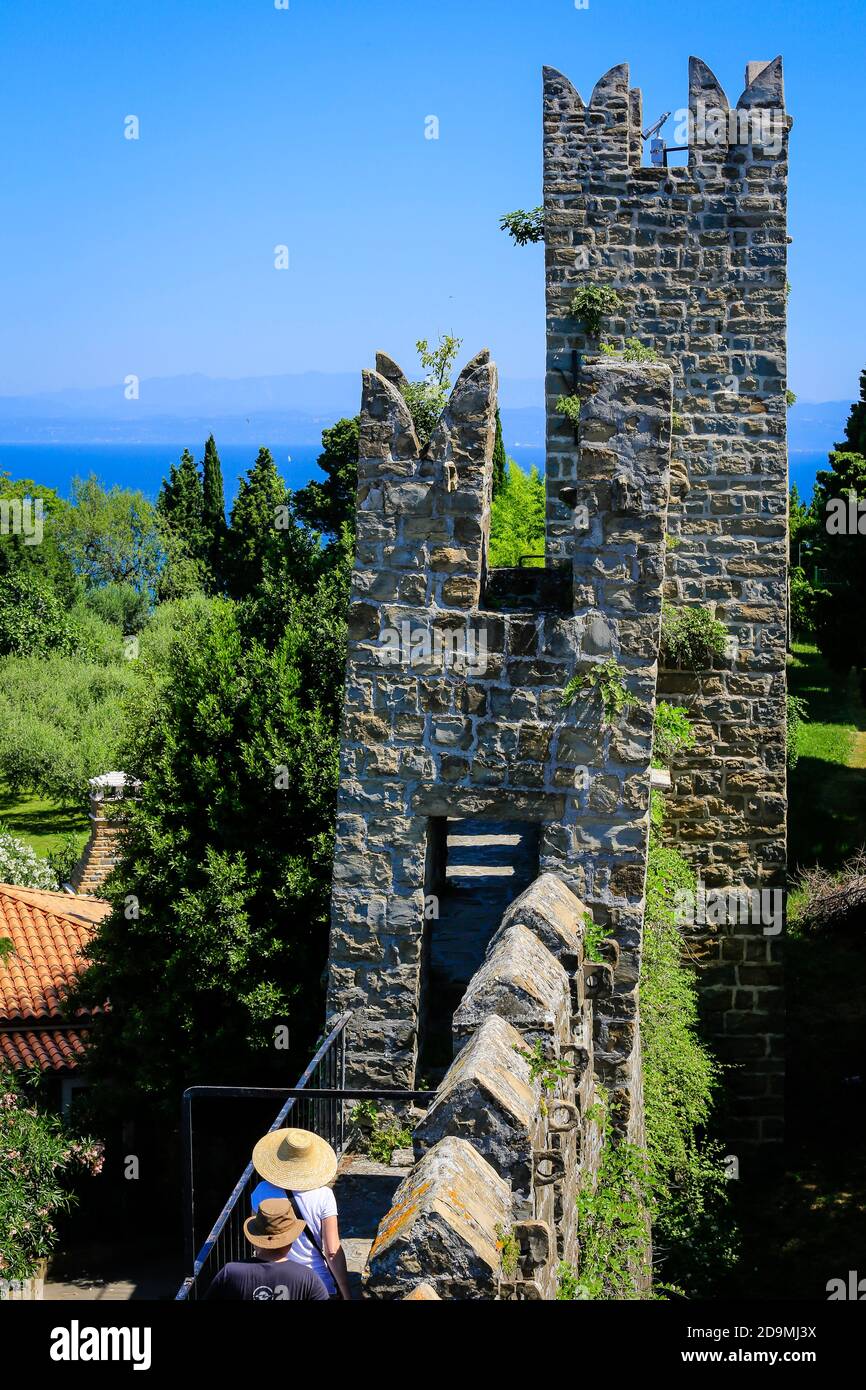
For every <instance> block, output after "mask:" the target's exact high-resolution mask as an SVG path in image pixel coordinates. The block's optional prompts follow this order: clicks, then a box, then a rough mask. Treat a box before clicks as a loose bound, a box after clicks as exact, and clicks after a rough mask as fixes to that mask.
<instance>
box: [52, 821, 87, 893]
mask: <svg viewBox="0 0 866 1390" xmlns="http://www.w3.org/2000/svg"><path fill="white" fill-rule="evenodd" d="M80 858H81V841H80V836H78V835H73V834H71V833H70V834H69V835H64V837H63V839H62V840H61V842H60V844H59V845H58V846H57V849H53V850H50V851H49V853H48V863H49V865H50V867H51V870H52V872H53V873H54V875H55V877H56V878H57V882H58V883H59V884H60V885H61V887H62V886H63V885H64V884H65V883H69V881H70V879H71V878H72V875H73V873H74V872H75V870H76V868H77V866H78V861H79V860H80Z"/></svg>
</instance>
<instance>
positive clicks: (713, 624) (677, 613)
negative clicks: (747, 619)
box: [661, 604, 728, 672]
mask: <svg viewBox="0 0 866 1390" xmlns="http://www.w3.org/2000/svg"><path fill="white" fill-rule="evenodd" d="M727 643H728V632H727V628H726V627H725V625H724V623H720V622H719V620H718V618H714V617H713V615H712V613H710V611H709V609H707V608H674V607H673V606H671V605H670V604H665V605H664V607H663V609H662V635H661V647H662V652H663V653H664V656H665V659H666V660H667V661H668V662H669V663H670V664H671V665H673V666H683V667H686V668H687V669H688V670H691V671H696V672H697V671H705V670H709V669H710V668H711V667H712V665H713V662H714V660H715V658H716V657H720V656H724V655H725V651H726V649H727Z"/></svg>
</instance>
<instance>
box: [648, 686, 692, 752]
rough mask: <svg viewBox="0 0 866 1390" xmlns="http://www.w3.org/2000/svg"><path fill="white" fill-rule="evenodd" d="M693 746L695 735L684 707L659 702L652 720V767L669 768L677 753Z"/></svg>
mask: <svg viewBox="0 0 866 1390" xmlns="http://www.w3.org/2000/svg"><path fill="white" fill-rule="evenodd" d="M694 746H695V734H694V730H693V729H692V723H691V720H690V719H689V712H688V710H687V709H686V708H685V706H684V705H671V704H669V703H668V701H667V700H659V702H658V704H657V705H656V710H655V717H654V719H653V767H669V766H670V763H671V760H672V759H673V758H674V757H676V755H677V753H683V752H687V751H688V749H690V748H694Z"/></svg>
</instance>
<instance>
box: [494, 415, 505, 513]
mask: <svg viewBox="0 0 866 1390" xmlns="http://www.w3.org/2000/svg"><path fill="white" fill-rule="evenodd" d="M506 468H507V458H506V455H505V444H504V442H503V439H502V420H501V418H500V415H499V406H497V407H496V439H495V441H494V444H493V496H494V497H496V495H497V493H499V492H500V491H501V490H502V488H504V486H505V479H506Z"/></svg>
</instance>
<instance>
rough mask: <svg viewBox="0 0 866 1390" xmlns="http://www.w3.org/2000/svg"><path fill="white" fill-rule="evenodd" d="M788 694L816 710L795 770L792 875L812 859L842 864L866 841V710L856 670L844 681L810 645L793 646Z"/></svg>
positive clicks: (835, 865) (790, 782)
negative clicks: (865, 766) (797, 697)
mask: <svg viewBox="0 0 866 1390" xmlns="http://www.w3.org/2000/svg"><path fill="white" fill-rule="evenodd" d="M788 692H789V694H791V695H799V696H801V697H802V698H804V699H805V701H806V704H807V708H808V715H809V722H808V723H806V724H804V725H803V726H802V728H801V730H800V738H799V747H800V760H799V762H798V763H797V766H796V768H795V769H794V771H793V772H791V773H789V776H788V799H789V805H788V866H789V870H790V873H791V877H792V879H793V878H796V877H797V872H798V870H799V869H803V868H806V867H808V866H811V865H813V864H823V865H824V867H825V868H828V869H834V868H838V867H839V866H840V865H841V864H842V863H844V861H845V860H846V859H849V858H850V857H851V855H852V854H853V853H854V852H855V850H858V849H859V848H860V847H861V846H862V844H863V843H864V839H866V770H864V763H866V708H864V705H863V701H862V700H861V698H860V691H859V687H858V682H857V679H856V677H855V675H854V674H853V673H852V674H850V675H849V676H848V678H847V680H841V679H840V677H839V676H837V675H834V673H833V672H832V671H831V670H830V669H829V667H828V666H827V664H826V662H825V661H824V659H823V657H822V656H821V655H820V653H819V652H818V650H817V648H816V647H812V646H808V645H806V644H805V643H795V645H794V659H793V661H792V662H791V663H790V665H789V666H788Z"/></svg>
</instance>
